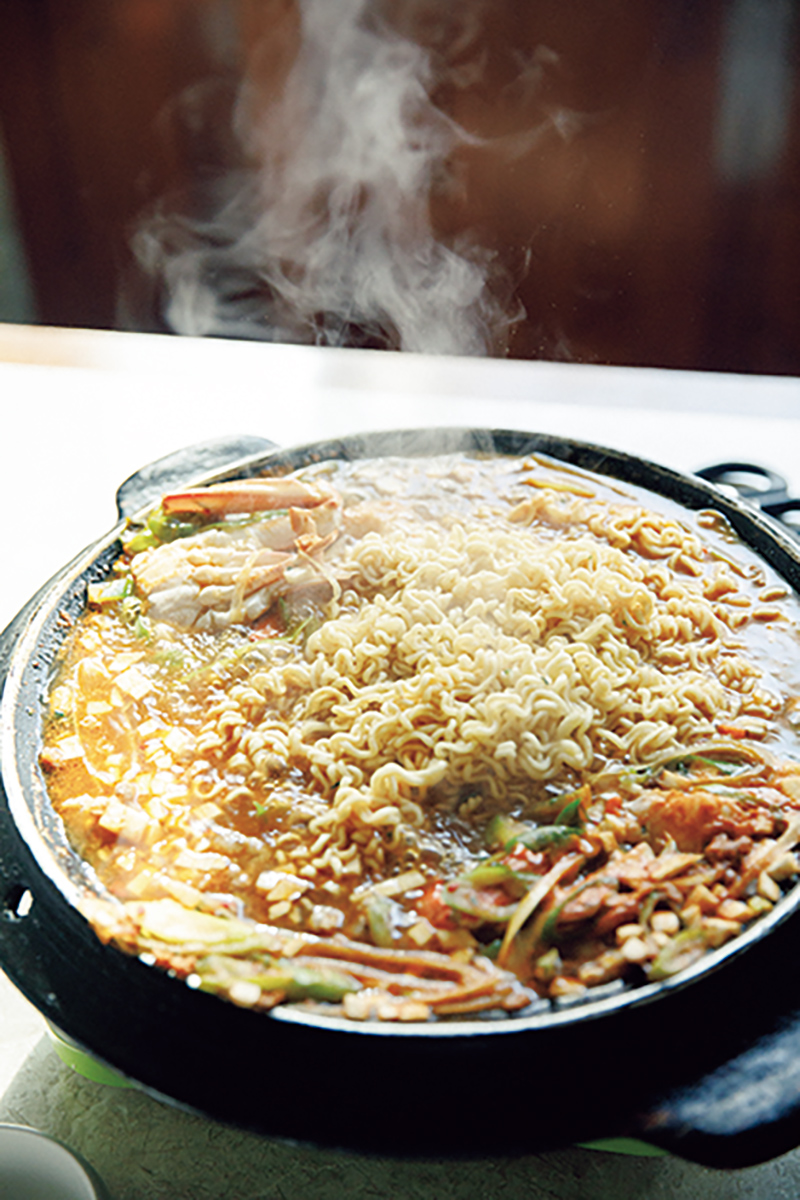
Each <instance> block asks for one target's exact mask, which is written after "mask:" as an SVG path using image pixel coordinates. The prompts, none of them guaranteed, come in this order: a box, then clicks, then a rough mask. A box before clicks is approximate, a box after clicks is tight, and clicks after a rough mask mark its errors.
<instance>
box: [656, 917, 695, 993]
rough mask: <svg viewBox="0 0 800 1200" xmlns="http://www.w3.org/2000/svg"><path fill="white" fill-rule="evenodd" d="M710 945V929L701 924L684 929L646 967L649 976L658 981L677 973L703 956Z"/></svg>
mask: <svg viewBox="0 0 800 1200" xmlns="http://www.w3.org/2000/svg"><path fill="white" fill-rule="evenodd" d="M709 945H710V941H709V935H708V930H707V929H706V928H705V927H704V926H703V925H700V924H697V925H691V926H690V927H689V928H688V929H682V930H681V932H680V933H676V934H675V937H673V938H671V939H670V941H669V942H668V943H667V944H666V946H663V947H662V948H661V950H659V952H658V954H657V955H656V957H655V958H654V959H653V961H652V962H651V963H650V966H649V967H647V968H646V970H647V978H648V979H652V980H653V981H654V982H658V980H660V979H668V978H669V977H670V975H677V973H678V971H683V970H684V969H685V968H686V967H689V966H691V965H692V963H693V962H696V961H697V959H698V958H702V957H703V955H704V954H705V952H706V950H708V948H709Z"/></svg>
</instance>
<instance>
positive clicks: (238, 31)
mask: <svg viewBox="0 0 800 1200" xmlns="http://www.w3.org/2000/svg"><path fill="white" fill-rule="evenodd" d="M339 2H340V0H330V3H331V4H333V5H336V4H337V3H339ZM376 3H379V0H376ZM380 7H381V8H382V16H383V18H384V19H386V20H387V21H389V22H390V23H393V24H394V25H395V27H397V28H402V30H403V32H404V33H406V34H408V35H409V36H413V37H414V38H416V39H418V40H420V41H421V42H425V39H428V43H429V45H430V47H431V51H432V53H433V54H434V56H438V59H437V61H441V62H443V63H446V65H447V70H446V71H442V72H440V73H439V74H438V75H436V76H435V77H434V79H433V82H432V84H431V97H432V99H433V100H434V101H435V103H436V105H437V106H438V107H439V108H440V109H441V110H442V111H444V112H445V113H447V114H448V115H449V116H450V117H452V118H453V119H454V120H455V121H456V122H458V124H459V125H460V126H461V127H462V128H463V129H465V130H466V131H467V132H468V134H469V135H470V138H469V139H468V140H467V141H466V142H465V143H464V144H463V145H462V146H460V148H459V149H458V151H457V153H456V155H455V157H456V158H457V162H455V163H453V162H451V163H450V164H449V172H450V174H449V186H448V188H443V189H441V190H440V191H439V192H437V193H436V194H435V195H433V196H432V201H431V202H432V214H433V220H434V223H435V225H436V228H437V230H438V232H439V233H440V234H441V236H442V237H443V238H444V239H446V240H447V239H450V241H453V239H454V238H457V236H458V235H459V234H460V233H463V231H464V230H468V231H469V233H470V236H471V237H473V238H477V240H478V241H479V242H480V244H481V245H483V246H485V247H486V248H487V249H488V250H490V251H491V252H493V253H494V254H495V255H496V257H497V258H498V260H499V261H501V262H502V263H503V265H504V268H505V270H506V272H507V278H508V279H509V280H510V281H511V284H512V289H513V293H514V296H515V297H516V298H517V299H518V300H519V302H521V305H522V306H523V307H524V310H525V316H524V319H521V320H520V321H518V322H517V324H516V325H515V326H514V327H513V331H512V333H511V335H510V338H509V339H508V342H507V345H505V346H504V347H503V349H502V352H503V353H508V354H510V355H511V356H512V357H517V358H545V359H565V360H569V361H578V362H595V363H618V364H628V365H651V366H659V367H677V368H698V369H708V370H715V371H740V372H759V373H768V374H770V373H772V374H790V375H797V374H800V86H798V83H799V81H800V11H799V10H798V5H797V4H796V3H793V2H792V0H572V2H570V3H563V0H493V2H492V3H481V0H476V5H475V8H474V10H473V14H472V15H473V18H474V20H473V27H472V28H471V30H468V31H466V32H465V28H464V26H463V24H462V26H461V27H459V28H456V29H453V30H451V31H450V33H451V34H452V39H453V40H452V41H451V42H450V43H447V38H448V36H450V35H449V34H448V26H447V21H446V20H445V17H446V14H447V9H448V4H443V3H441V2H439V3H436V2H435V0H427V3H426V0H398V3H397V4H394V5H393V4H392V3H391V0H384V2H383V3H382V4H381V5H380ZM297 30H298V23H297V15H296V7H295V5H294V3H293V2H292V0H80V2H79V3H76V2H75V0H2V2H1V3H0V319H4V320H11V321H13V320H19V321H31V322H33V323H37V322H38V323H42V324H49V325H73V326H88V327H96V328H138V329H150V330H153V329H155V330H158V329H166V328H167V325H166V323H165V321H164V317H163V312H162V308H161V303H160V298H159V289H158V287H157V286H154V285H153V282H152V280H149V281H143V279H142V278H141V271H140V269H139V267H138V266H137V264H136V263H135V262H134V259H133V255H132V252H131V245H132V238H133V237H134V235H135V233H136V230H137V228H138V227H139V224H140V222H141V220H142V219H143V214H147V213H148V212H149V213H152V212H153V211H154V206H156V205H157V204H161V205H163V204H164V203H165V202H166V203H167V204H170V205H174V207H175V209H176V211H180V210H181V208H182V206H183V208H186V206H188V207H189V208H190V209H191V208H192V206H194V207H195V209H196V205H197V195H198V194H199V192H200V191H202V189H203V188H207V187H208V186H209V182H210V181H212V182H213V181H214V180H215V179H217V178H219V177H220V176H221V174H222V173H223V172H224V171H226V170H230V169H238V168H241V167H242V166H246V165H247V164H246V161H245V159H246V155H245V154H244V153H243V150H242V147H241V145H240V144H238V143H237V141H236V139H235V138H234V136H233V132H232V114H233V111H234V105H235V103H236V97H237V95H239V93H240V87H241V82H242V79H243V78H245V77H247V78H248V79H249V80H250V82H251V84H252V83H253V81H254V80H255V86H256V90H257V91H258V90H259V89H260V94H262V95H263V96H265V97H267V99H268V98H269V97H270V96H274V95H276V94H278V92H279V90H280V87H281V85H282V82H283V81H284V80H285V78H286V75H287V72H288V71H289V70H290V67H291V62H292V59H293V56H294V55H295V54H296V51H297V38H298V32H297ZM459 39H460V41H459ZM454 47H455V48H454ZM453 179H456V180H457V182H458V186H457V187H455V186H454V185H453Z"/></svg>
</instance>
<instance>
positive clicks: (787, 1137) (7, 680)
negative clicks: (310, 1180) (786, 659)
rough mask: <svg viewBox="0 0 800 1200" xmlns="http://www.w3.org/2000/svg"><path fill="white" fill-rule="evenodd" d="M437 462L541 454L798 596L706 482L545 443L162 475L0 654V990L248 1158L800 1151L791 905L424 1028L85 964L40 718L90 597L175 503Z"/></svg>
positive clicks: (752, 510)
mask: <svg viewBox="0 0 800 1200" xmlns="http://www.w3.org/2000/svg"><path fill="white" fill-rule="evenodd" d="M455 451H487V452H490V451H496V452H498V453H503V454H515V455H527V454H531V453H538V454H545V455H548V456H550V457H551V458H553V459H556V460H560V461H562V462H566V463H569V464H572V465H575V466H577V467H579V468H583V469H587V470H589V471H593V472H596V473H599V474H602V475H607V476H610V477H613V478H615V479H619V480H623V481H626V482H628V483H631V484H634V485H637V486H640V487H645V488H648V489H649V490H650V491H651V492H655V493H657V494H659V495H662V496H665V497H667V498H669V499H670V500H671V501H673V502H676V503H677V504H679V505H681V506H683V507H685V508H687V509H692V510H697V509H705V508H715V509H717V510H718V511H719V512H721V513H722V514H724V516H725V517H726V518H727V519H728V521H729V522H730V523H731V525H732V526H733V527H734V528H735V529H736V531H737V532H738V534H739V536H740V537H741V538H742V540H743V541H744V542H745V543H747V544H748V545H749V546H750V547H751V548H753V549H754V550H755V551H756V552H757V553H758V554H760V555H761V556H762V557H763V559H765V560H766V561H767V562H768V563H769V564H771V566H772V567H773V568H774V569H775V570H776V571H777V572H778V573H779V574H780V575H781V576H782V577H783V578H784V579H785V580H786V581H787V583H788V584H789V585H790V586H792V587H793V588H795V589H796V590H797V589H798V587H799V586H800V545H799V544H798V542H797V541H796V540H795V539H794V538H793V537H792V536H791V534H790V533H789V532H787V531H784V530H782V529H781V528H780V526H779V525H778V524H777V523H776V522H773V521H772V520H771V519H770V518H769V517H767V516H765V515H764V514H762V513H761V512H760V511H759V510H758V509H757V508H756V507H754V506H751V505H750V504H748V503H746V502H744V501H742V500H741V499H739V498H737V497H736V496H734V495H729V494H728V493H727V492H726V491H724V490H721V489H719V488H717V487H716V486H715V485H713V484H711V483H708V482H706V481H705V480H703V479H700V478H697V477H693V478H689V477H684V476H681V475H679V474H676V473H675V472H673V471H670V470H667V469H665V468H663V467H660V466H656V465H655V464H653V463H650V462H647V461H643V460H641V459H638V458H635V457H632V456H630V455H626V454H622V453H619V452H616V451H614V450H608V449H604V448H601V447H597V446H592V445H588V444H585V443H581V442H576V441H571V440H565V439H561V438H555V437H550V436H544V435H540V434H534V433H522V432H509V431H497V430H480V429H477V430H476V429H468V430H461V429H439V430H416V431H412V430H406V431H400V432H397V433H380V434H368V435H364V436H354V437H346V438H343V439H341V440H335V441H329V442H324V443H315V444H312V445H307V446H303V447H301V448H298V449H292V450H279V449H276V448H274V447H273V446H272V444H271V443H269V442H265V441H263V440H262V439H254V438H249V439H234V440H225V441H220V442H214V443H207V444H205V445H203V446H200V447H194V448H190V449H189V450H186V451H182V452H179V453H178V454H176V455H171V456H170V457H168V458H167V459H162V460H160V461H159V462H157V463H155V464H153V465H151V466H150V467H147V468H145V469H144V470H142V471H140V472H138V473H137V474H136V475H135V476H133V477H132V478H131V479H129V480H127V481H126V482H125V483H124V484H123V485H122V487H121V488H120V490H119V492H118V495H117V503H118V509H119V514H120V525H118V526H117V527H116V528H115V529H113V530H112V531H111V532H110V533H108V534H106V536H105V537H103V538H101V539H100V540H99V541H98V542H97V543H96V544H95V545H93V546H91V547H89V548H88V549H87V550H86V551H85V552H84V553H83V554H81V555H79V556H78V557H77V558H76V559H75V560H74V561H73V562H72V563H70V564H69V565H68V566H66V567H64V569H63V570H62V571H61V572H60V573H59V574H58V575H57V576H56V577H55V578H54V579H53V580H52V581H51V582H50V583H49V584H47V585H46V586H45V587H44V588H43V589H42V590H41V591H40V592H39V593H38V594H37V595H36V596H35V597H34V598H33V599H32V600H31V601H30V603H29V604H28V605H27V606H26V607H25V609H24V610H23V611H22V612H21V613H20V614H19V615H18V616H17V617H16V618H15V619H14V621H12V623H11V625H10V626H9V627H8V628H7V629H6V630H5V632H4V633H3V634H2V637H1V638H0V677H2V680H3V683H4V693H3V700H2V714H1V720H2V793H1V794H0V912H1V914H2V915H0V962H2V966H3V969H4V970H5V971H6V972H7V974H8V975H9V976H10V978H11V979H12V980H13V982H14V983H15V984H16V986H17V987H18V988H19V989H20V990H21V991H22V992H23V993H24V994H25V995H26V996H27V997H28V999H29V1000H30V1001H31V1002H32V1003H33V1004H34V1005H35V1006H36V1007H37V1008H38V1009H39V1011H40V1012H41V1013H42V1014H43V1015H44V1016H45V1017H46V1019H47V1020H48V1021H49V1022H50V1023H51V1024H52V1025H54V1026H55V1027H56V1028H57V1029H58V1030H60V1031H61V1032H62V1033H63V1034H64V1035H65V1036H66V1037H68V1038H69V1039H71V1040H72V1041H73V1042H75V1043H77V1044H78V1045H79V1046H80V1047H82V1048H83V1049H85V1050H86V1051H87V1053H89V1054H91V1055H92V1056H93V1057H94V1058H96V1059H97V1060H99V1061H100V1062H101V1063H103V1064H106V1065H107V1066H109V1067H110V1068H112V1069H114V1070H115V1071H117V1072H119V1073H121V1074H122V1075H124V1076H126V1077H128V1078H129V1079H131V1080H134V1081H136V1082H137V1083H138V1085H140V1086H141V1087H143V1088H144V1089H146V1090H148V1091H150V1092H152V1093H153V1094H155V1095H157V1096H158V1097H161V1098H162V1099H166V1100H168V1101H171V1102H173V1103H175V1104H178V1105H181V1106H183V1107H186V1108H189V1109H192V1110H194V1111H197V1112H199V1113H202V1114H205V1115H207V1116H210V1117H213V1118H215V1119H218V1120H221V1121H224V1122H228V1123H231V1124H234V1125H236V1126H240V1127H244V1128H247V1129H250V1130H254V1131H257V1132H259V1133H263V1134H268V1135H273V1136H280V1137H286V1138H291V1139H295V1140H303V1141H308V1142H313V1143H317V1144H325V1145H332V1146H341V1147H348V1148H352V1149H357V1150H365V1151H371V1152H381V1153H389V1154H395V1155H400V1154H403V1155H407V1154H413V1155H420V1156H425V1155H431V1156H437V1157H441V1156H443V1155H468V1156H475V1155H478V1154H481V1155H497V1154H511V1153H522V1152H524V1153H530V1152H532V1151H536V1150H542V1149H546V1148H552V1147H555V1146H558V1145H563V1144H566V1143H572V1142H578V1141H586V1140H588V1139H598V1138H601V1137H604V1136H636V1137H640V1138H645V1139H646V1140H648V1141H650V1142H651V1143H652V1144H655V1145H659V1146H661V1147H664V1148H667V1149H670V1150H672V1151H674V1152H677V1153H679V1154H681V1155H683V1156H684V1157H686V1158H689V1159H693V1160H695V1161H697V1162H701V1163H706V1164H709V1165H719V1166H742V1165H747V1164H752V1163H756V1162H760V1161H764V1160H766V1159H768V1158H771V1157H774V1156H775V1155H778V1154H781V1153H783V1152H785V1151H787V1150H789V1149H791V1148H793V1147H795V1146H796V1145H797V1144H799V1143H800V955H799V954H798V952H797V947H798V941H799V940H800V912H798V908H800V887H797V888H795V889H794V890H793V891H792V892H790V893H789V894H788V895H787V896H786V897H785V898H784V899H783V900H782V901H781V902H780V903H779V904H778V905H776V907H775V908H774V909H773V911H772V912H771V913H770V914H769V915H768V916H767V917H765V918H763V919H761V920H760V921H759V922H756V923H755V924H754V925H753V926H752V927H750V928H749V929H747V930H746V931H745V932H744V933H742V934H741V935H740V936H739V937H738V938H736V939H734V940H733V941H732V942H729V943H728V944H727V945H725V946H724V947H722V948H720V949H719V950H716V951H713V952H712V953H710V954H709V955H707V956H706V957H705V958H704V959H702V960H701V961H700V962H699V963H696V964H695V965H694V966H693V967H691V968H689V969H688V970H687V971H684V972H683V973H682V974H681V975H679V976H676V977H674V978H672V979H669V980H667V981H665V982H661V983H652V984H645V985H643V986H641V987H638V988H628V989H626V990H623V991H621V992H619V991H611V992H605V993H604V992H603V990H602V989H596V990H595V991H592V992H590V993H589V995H588V998H580V999H579V1000H573V1001H571V1002H567V1001H556V1002H550V1001H544V1000H543V1001H541V1002H540V1003H539V1004H538V1005H535V1006H534V1007H533V1009H532V1010H525V1011H524V1012H523V1013H522V1014H521V1015H514V1016H502V1017H494V1018H483V1019H477V1018H469V1019H466V1018H455V1019H450V1020H447V1021H439V1022H430V1023H425V1024H420V1025H398V1024H386V1023H383V1024H381V1023H364V1024H362V1023H356V1022H348V1021H347V1020H345V1019H343V1018H336V1017H328V1016H322V1015H318V1014H312V1013H309V1012H305V1011H303V1010H302V1008H297V1007H295V1008H293V1007H291V1006H281V1007H278V1008H277V1009H274V1010H272V1011H271V1012H270V1013H268V1014H266V1015H264V1014H262V1013H256V1012H253V1011H251V1010H248V1009H244V1008H240V1007H237V1006H235V1005H233V1004H231V1003H228V1002H226V1001H224V1000H221V999H219V998H218V997H216V996H213V995H210V994H207V993H204V992H201V991H195V990H192V989H191V988H189V987H187V986H186V985H185V984H184V983H183V982H181V981H179V980H177V979H175V978H172V977H170V976H169V975H168V974H166V973H164V972H162V971H159V970H158V969H156V968H154V967H151V966H148V965H145V964H144V963H143V962H141V961H139V960H138V959H137V958H135V957H131V956H128V955H126V954H124V953H122V952H121V951H119V950H117V949H116V948H114V947H113V946H110V945H104V944H102V943H101V942H100V941H99V939H98V938H97V937H96V935H95V934H94V932H93V931H92V929H91V927H90V926H89V924H88V923H87V921H86V920H85V919H84V918H83V916H81V914H80V912H79V911H78V908H77V907H76V901H77V900H78V898H79V897H80V895H81V893H82V892H83V891H84V890H85V889H87V888H89V889H91V887H92V874H91V872H90V871H89V869H88V868H87V867H86V866H85V865H84V864H83V863H82V862H81V861H80V859H79V858H78V857H77V856H76V854H75V853H74V852H73V851H72V849H71V848H70V846H69V845H68V843H67V841H66V839H65V836H64V833H63V829H62V827H61V823H60V820H59V819H58V818H57V816H56V815H55V813H54V812H53V810H52V808H51V807H50V804H49V801H48V798H47V793H46V788H45V784H44V780H43V778H42V775H41V773H40V769H39V766H38V755H39V750H40V746H41V717H42V712H43V706H44V703H45V697H46V692H47V687H48V682H49V678H50V669H51V665H52V663H53V660H54V658H55V655H56V653H57V651H58V648H59V646H60V644H61V642H62V640H63V638H64V636H65V633H66V632H67V630H68V629H69V627H70V622H71V620H72V618H73V617H75V616H76V615H77V614H78V613H79V612H80V611H81V610H82V608H83V606H84V604H85V597H86V587H87V584H88V583H89V582H91V581H93V580H96V579H97V578H100V577H102V576H103V575H104V574H105V573H106V572H107V571H108V569H109V567H110V566H111V564H112V562H113V561H114V559H115V558H116V557H117V555H118V553H119V550H120V542H119V535H120V532H121V529H122V527H123V524H124V521H125V519H126V518H127V517H130V516H132V515H134V514H135V513H137V512H140V511H141V510H142V509H143V508H145V507H146V506H147V505H149V504H150V503H152V502H153V501H154V500H156V499H158V497H159V496H160V495H161V494H162V493H163V492H164V491H168V490H170V489H172V490H174V489H175V488H176V487H178V486H183V485H186V484H188V483H190V482H194V483H197V482H210V481H212V480H220V479H228V478H234V477H237V476H241V477H246V476H254V475H260V474H262V473H272V472H283V471H285V470H293V469H295V468H298V467H301V466H303V465H305V464H308V463H310V462H316V461H320V460H324V459H328V458H347V459H352V458H361V457H369V458H374V457H380V456H384V455H390V454H398V455H427V454H441V453H449V452H455ZM798 653H800V643H799V644H798Z"/></svg>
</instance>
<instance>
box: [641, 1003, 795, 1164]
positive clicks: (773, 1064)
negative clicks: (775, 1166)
mask: <svg viewBox="0 0 800 1200" xmlns="http://www.w3.org/2000/svg"><path fill="white" fill-rule="evenodd" d="M636 1125H637V1128H636V1131H635V1132H636V1133H637V1135H638V1136H639V1137H641V1138H644V1139H646V1141H647V1142H648V1143H650V1144H654V1145H657V1146H660V1147H661V1148H662V1149H664V1150H669V1151H671V1152H672V1153H674V1154H677V1155H679V1156H680V1157H681V1158H686V1159H689V1160H690V1161H691V1162H696V1163H701V1164H703V1165H704V1166H708V1167H749V1166H753V1165H755V1164H757V1163H762V1162H766V1161H767V1160H769V1159H772V1158H777V1157H778V1156H779V1155H781V1154H786V1153H787V1152H788V1151H790V1150H794V1149H796V1147H797V1146H798V1144H800V1015H795V1016H794V1017H792V1018H791V1019H790V1020H788V1021H786V1023H785V1024H783V1025H782V1026H781V1027H779V1028H778V1029H777V1030H776V1031H774V1032H772V1033H770V1034H768V1035H767V1036H765V1037H763V1038H762V1039H761V1040H760V1041H758V1042H757V1043H756V1044H755V1045H754V1046H752V1047H751V1048H750V1049H749V1050H746V1051H744V1052H743V1053H742V1054H740V1055H738V1056H737V1057H735V1058H733V1059H730V1060H729V1061H728V1062H726V1063H725V1064H724V1065H723V1066H721V1067H719V1068H718V1069H717V1070H716V1071H713V1072H712V1073H711V1074H709V1075H707V1076H705V1078H703V1079H702V1080H701V1081H700V1082H699V1083H695V1084H692V1085H690V1086H688V1087H684V1088H678V1089H676V1090H675V1091H673V1092H670V1093H668V1094H667V1095H666V1096H665V1097H663V1098H662V1099H661V1100H660V1101H659V1102H657V1104H656V1105H655V1107H653V1108H652V1109H651V1110H650V1111H649V1112H648V1113H646V1114H642V1115H640V1116H639V1118H638V1120H637V1122H636ZM632 1132H633V1131H632Z"/></svg>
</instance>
